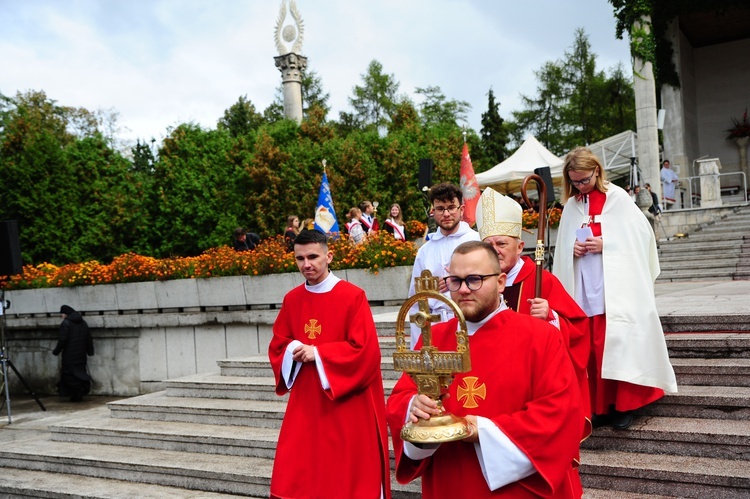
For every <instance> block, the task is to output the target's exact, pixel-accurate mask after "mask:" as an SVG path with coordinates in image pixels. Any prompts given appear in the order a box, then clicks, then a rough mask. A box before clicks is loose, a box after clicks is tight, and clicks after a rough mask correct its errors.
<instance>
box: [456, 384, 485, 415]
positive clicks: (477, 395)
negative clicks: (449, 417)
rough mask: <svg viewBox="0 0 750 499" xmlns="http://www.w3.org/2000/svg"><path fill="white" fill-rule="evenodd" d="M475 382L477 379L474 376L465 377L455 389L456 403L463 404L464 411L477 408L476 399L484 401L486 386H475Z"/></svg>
mask: <svg viewBox="0 0 750 499" xmlns="http://www.w3.org/2000/svg"><path fill="white" fill-rule="evenodd" d="M477 381H479V378H477V377H476V376H466V377H465V378H463V379H462V380H461V385H459V386H458V388H457V389H456V396H457V397H458V401H459V402H461V403H462V404H463V406H464V409H474V408H476V407H479V404H478V403H477V400H476V399H482V400H484V399H485V398H487V385H485V384H484V383H482V384H477Z"/></svg>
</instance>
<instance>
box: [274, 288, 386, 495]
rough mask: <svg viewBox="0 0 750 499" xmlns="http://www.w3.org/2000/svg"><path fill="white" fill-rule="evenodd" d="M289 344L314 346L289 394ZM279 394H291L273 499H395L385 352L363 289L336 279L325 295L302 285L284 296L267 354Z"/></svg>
mask: <svg viewBox="0 0 750 499" xmlns="http://www.w3.org/2000/svg"><path fill="white" fill-rule="evenodd" d="M292 340H299V341H301V342H302V343H305V344H309V345H315V346H316V347H317V349H318V354H319V355H320V358H321V360H322V363H323V367H324V370H325V373H326V376H327V377H328V381H329V383H330V385H331V388H330V389H328V390H325V391H324V390H323V389H322V388H321V385H320V377H319V376H318V371H317V369H316V366H315V362H307V363H304V364H303V365H302V367H301V369H300V371H299V374H298V375H297V378H296V379H295V381H294V384H293V385H292V389H291V390H287V388H286V383H285V382H284V380H283V379H282V377H281V376H280V371H281V364H282V360H283V357H284V352H285V350H286V347H287V345H288V344H289V343H290V342H291V341H292ZM268 356H269V358H270V360H271V365H272V367H273V372H274V376H275V377H276V393H277V394H279V395H283V394H285V393H287V391H290V395H289V402H288V405H287V409H286V414H285V415H284V422H283V423H282V426H281V433H280V435H279V442H278V445H277V447H276V457H275V459H274V466H273V475H272V477H271V495H272V496H275V497H280V498H293V497H294V498H303V497H305V498H313V497H316V498H323V497H325V498H342V499H343V498H347V499H349V498H352V497H357V498H360V497H361V498H375V499H378V498H380V497H381V490H383V491H384V493H385V497H386V498H389V497H390V475H389V468H390V466H389V463H388V434H387V427H386V420H385V403H384V398H385V396H384V393H383V380H382V376H381V373H380V347H379V345H378V337H377V333H376V331H375V323H374V321H373V318H372V312H371V311H370V307H369V304H368V303H367V298H366V297H365V293H364V291H362V290H361V289H359V288H358V287H356V286H354V285H352V284H349V283H348V282H346V281H339V282H338V283H337V284H336V285H335V286H334V287H333V289H332V290H331V291H329V292H327V293H311V292H309V291H307V290H306V289H305V286H304V285H302V286H299V287H297V288H295V289H293V290H292V291H290V292H289V293H288V294H287V295H286V296H285V297H284V303H283V304H282V307H281V311H280V312H279V315H278V318H277V319H276V322H275V323H274V325H273V338H272V339H271V344H270V346H269V348H268Z"/></svg>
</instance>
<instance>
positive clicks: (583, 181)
mask: <svg viewBox="0 0 750 499" xmlns="http://www.w3.org/2000/svg"><path fill="white" fill-rule="evenodd" d="M594 175H596V170H594V172H593V173H592V174H591V175H589V178H582V179H581V180H573V179H572V178H570V177H568V179H569V180H570V183H571V184H573V185H589V182H591V179H592V178H594Z"/></svg>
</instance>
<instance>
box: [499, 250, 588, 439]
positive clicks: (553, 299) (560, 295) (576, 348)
mask: <svg viewBox="0 0 750 499" xmlns="http://www.w3.org/2000/svg"><path fill="white" fill-rule="evenodd" d="M522 259H523V267H521V270H520V271H519V272H518V275H517V276H516V278H515V280H514V281H513V286H510V287H507V286H506V288H505V291H506V292H507V291H509V288H511V289H512V290H513V292H511V293H506V292H504V293H503V296H504V297H505V296H506V294H508V295H512V296H513V297H514V298H513V299H512V300H507V299H506V303H507V305H508V307H509V308H511V309H512V310H515V311H516V312H519V313H521V314H526V315H529V313H531V305H530V304H529V300H530V299H532V298H534V295H535V294H536V289H535V287H536V263H534V261H533V260H532V259H531V258H529V257H527V256H524V257H522ZM542 298H544V299H545V300H547V302H549V308H550V310H554V311H555V312H557V316H558V318H559V321H560V333H562V336H563V341H564V342H565V346H566V347H567V348H568V353H569V354H570V360H571V361H572V362H573V368H574V369H575V372H576V378H577V379H578V387H579V389H580V390H581V411H582V416H581V417H582V418H583V421H584V422H583V434H582V435H581V440H585V439H586V438H587V437H588V436H589V435H591V414H592V413H591V402H590V399H589V378H588V374H587V373H586V370H587V367H588V364H589V352H590V350H591V340H590V338H589V319H588V317H586V312H584V311H583V310H581V307H579V306H578V304H577V303H576V301H575V300H574V299H573V297H571V296H570V295H569V294H568V292H567V291H565V288H564V287H563V285H562V283H560V280H559V279H558V278H557V277H555V276H554V275H553V274H552V273H551V272H548V271H546V270H543V271H542ZM551 315H552V314H551V312H550V316H551ZM549 319H552V317H549Z"/></svg>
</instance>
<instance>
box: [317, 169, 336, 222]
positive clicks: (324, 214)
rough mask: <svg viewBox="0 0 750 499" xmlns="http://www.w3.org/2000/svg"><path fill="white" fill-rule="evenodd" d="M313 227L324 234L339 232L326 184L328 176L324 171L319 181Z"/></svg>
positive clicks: (329, 191)
mask: <svg viewBox="0 0 750 499" xmlns="http://www.w3.org/2000/svg"><path fill="white" fill-rule="evenodd" d="M315 228H316V229H317V230H319V231H321V232H323V233H324V234H330V233H337V232H339V221H338V220H337V219H336V211H335V210H334V209H333V198H332V197H331V187H330V186H329V185H328V176H327V175H326V173H325V172H323V180H322V182H321V183H320V194H318V206H317V207H316V208H315Z"/></svg>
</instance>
